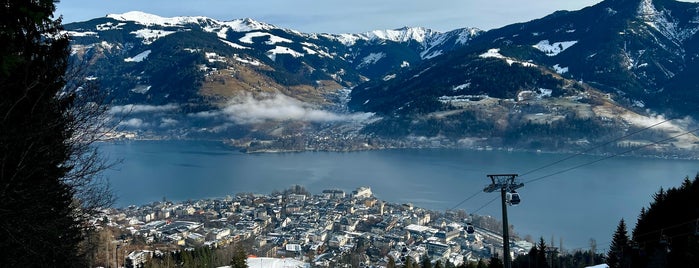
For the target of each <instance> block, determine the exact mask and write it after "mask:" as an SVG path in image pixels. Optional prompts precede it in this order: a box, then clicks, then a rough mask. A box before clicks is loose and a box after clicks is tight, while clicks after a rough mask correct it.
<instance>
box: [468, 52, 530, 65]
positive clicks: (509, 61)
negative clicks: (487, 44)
mask: <svg viewBox="0 0 699 268" xmlns="http://www.w3.org/2000/svg"><path fill="white" fill-rule="evenodd" d="M479 57H481V58H497V59H503V60H505V61H506V62H507V64H509V65H512V64H513V63H519V64H521V65H522V66H524V67H536V64H533V63H531V62H523V61H517V60H514V59H512V58H509V57H505V56H503V55H502V54H500V49H499V48H491V49H488V51H487V52H485V53H483V54H481V55H479Z"/></svg>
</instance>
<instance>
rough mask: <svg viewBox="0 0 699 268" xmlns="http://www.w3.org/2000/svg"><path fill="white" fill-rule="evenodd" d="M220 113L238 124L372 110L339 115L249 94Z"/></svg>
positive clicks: (347, 117) (322, 118)
mask: <svg viewBox="0 0 699 268" xmlns="http://www.w3.org/2000/svg"><path fill="white" fill-rule="evenodd" d="M221 113H222V114H223V115H225V116H226V117H227V118H228V119H230V120H232V121H234V122H236V123H239V124H250V123H259V122H264V121H268V120H272V121H287V120H297V121H306V122H338V121H364V120H367V119H369V118H370V117H372V116H373V114H372V113H352V114H340V113H334V112H330V111H326V110H320V109H316V108H314V107H311V106H310V105H308V104H306V103H303V102H301V101H298V100H296V99H293V98H290V97H287V96H285V95H282V94H277V95H275V96H273V97H271V98H268V99H262V100H257V99H254V98H253V97H252V96H249V95H248V96H244V97H241V98H238V99H235V100H233V101H231V102H230V103H229V104H228V105H227V106H226V107H225V108H223V109H222V110H221ZM213 115H214V114H213V113H199V114H197V115H195V116H201V117H206V116H213Z"/></svg>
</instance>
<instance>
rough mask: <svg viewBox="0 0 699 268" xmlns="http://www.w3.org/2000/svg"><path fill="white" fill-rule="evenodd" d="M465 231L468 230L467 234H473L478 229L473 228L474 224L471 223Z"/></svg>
mask: <svg viewBox="0 0 699 268" xmlns="http://www.w3.org/2000/svg"><path fill="white" fill-rule="evenodd" d="M464 229H466V233H467V234H473V233H475V232H476V229H474V228H473V224H470V223H467V224H466V227H465V228H464Z"/></svg>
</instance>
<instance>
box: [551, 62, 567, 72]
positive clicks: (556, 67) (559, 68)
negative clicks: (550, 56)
mask: <svg viewBox="0 0 699 268" xmlns="http://www.w3.org/2000/svg"><path fill="white" fill-rule="evenodd" d="M553 70H554V71H556V72H557V73H558V74H564V73H567V72H568V67H561V66H560V65H558V64H556V65H554V66H553Z"/></svg>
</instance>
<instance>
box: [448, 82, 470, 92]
mask: <svg viewBox="0 0 699 268" xmlns="http://www.w3.org/2000/svg"><path fill="white" fill-rule="evenodd" d="M470 87H471V82H468V83H465V84H461V85H458V86H455V87H454V88H453V89H452V90H453V91H459V90H463V89H467V88H470Z"/></svg>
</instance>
